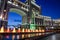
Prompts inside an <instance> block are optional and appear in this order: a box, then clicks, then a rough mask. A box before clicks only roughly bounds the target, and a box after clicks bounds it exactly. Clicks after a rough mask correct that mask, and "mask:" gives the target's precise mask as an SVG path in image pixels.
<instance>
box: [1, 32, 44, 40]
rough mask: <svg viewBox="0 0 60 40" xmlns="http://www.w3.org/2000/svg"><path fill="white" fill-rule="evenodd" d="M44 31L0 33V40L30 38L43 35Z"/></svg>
mask: <svg viewBox="0 0 60 40" xmlns="http://www.w3.org/2000/svg"><path fill="white" fill-rule="evenodd" d="M44 34H45V33H36V34H35V33H34V34H15V35H12V34H10V35H7V34H6V35H0V40H19V39H24V38H30V37H34V36H41V35H44Z"/></svg>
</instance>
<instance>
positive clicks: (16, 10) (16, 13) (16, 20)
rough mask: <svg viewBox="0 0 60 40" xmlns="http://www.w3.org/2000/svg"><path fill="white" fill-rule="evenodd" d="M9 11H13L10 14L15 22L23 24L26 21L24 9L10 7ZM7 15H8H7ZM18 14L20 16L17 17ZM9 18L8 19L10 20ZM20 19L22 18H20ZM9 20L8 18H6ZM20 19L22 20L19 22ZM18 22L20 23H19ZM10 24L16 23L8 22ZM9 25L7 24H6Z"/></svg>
mask: <svg viewBox="0 0 60 40" xmlns="http://www.w3.org/2000/svg"><path fill="white" fill-rule="evenodd" d="M9 13H13V14H12V17H13V18H12V19H15V20H14V21H15V22H16V23H17V24H25V23H27V15H26V13H25V12H24V11H22V10H19V9H16V8H11V9H10V10H9ZM8 16H9V15H8ZM19 16H20V17H19ZM12 19H10V20H12ZM21 19H22V20H21ZM8 20H9V19H8ZM21 21H22V22H21ZM19 22H20V23H19ZM8 23H9V22H8ZM10 23H11V24H10V25H14V24H15V25H17V24H16V23H14V24H13V23H12V22H10ZM8 25H9V24H8Z"/></svg>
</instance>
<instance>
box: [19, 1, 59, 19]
mask: <svg viewBox="0 0 60 40" xmlns="http://www.w3.org/2000/svg"><path fill="white" fill-rule="evenodd" d="M20 1H22V2H24V1H25V0H20ZM36 3H37V4H38V5H40V6H41V9H42V15H45V16H51V17H52V18H54V19H56V18H60V0H36Z"/></svg>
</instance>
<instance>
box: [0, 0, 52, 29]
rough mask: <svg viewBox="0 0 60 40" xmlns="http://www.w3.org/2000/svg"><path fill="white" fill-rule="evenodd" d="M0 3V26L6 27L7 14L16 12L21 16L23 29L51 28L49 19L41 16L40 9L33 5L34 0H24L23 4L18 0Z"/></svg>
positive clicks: (3, 0)
mask: <svg viewBox="0 0 60 40" xmlns="http://www.w3.org/2000/svg"><path fill="white" fill-rule="evenodd" d="M0 2H1V4H0V5H2V6H0V9H1V10H0V19H1V21H0V26H4V27H5V26H7V23H8V12H16V13H18V14H19V15H21V16H22V26H24V27H25V26H27V27H25V28H30V29H34V30H35V29H40V28H41V27H43V26H45V27H47V26H49V27H51V26H52V20H51V17H48V16H42V15H41V7H40V6H38V5H37V4H36V3H35V2H36V1H35V0H26V2H25V3H23V2H21V1H19V0H1V1H0ZM2 2H3V3H2ZM24 27H23V28H24Z"/></svg>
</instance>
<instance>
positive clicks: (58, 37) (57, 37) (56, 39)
mask: <svg viewBox="0 0 60 40" xmlns="http://www.w3.org/2000/svg"><path fill="white" fill-rule="evenodd" d="M39 40H60V34H54V35H51V36H48V37H45V38H42V39H39Z"/></svg>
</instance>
